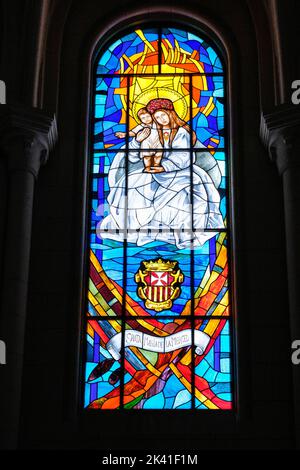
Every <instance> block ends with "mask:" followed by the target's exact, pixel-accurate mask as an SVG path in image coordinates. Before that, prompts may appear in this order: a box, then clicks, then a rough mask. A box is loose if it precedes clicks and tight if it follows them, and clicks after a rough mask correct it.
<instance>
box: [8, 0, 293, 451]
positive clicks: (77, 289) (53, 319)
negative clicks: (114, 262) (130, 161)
mask: <svg viewBox="0 0 300 470" xmlns="http://www.w3.org/2000/svg"><path fill="white" fill-rule="evenodd" d="M39 3H40V2H38V1H31V2H17V1H12V0H10V1H9V2H8V1H5V0H4V1H2V2H1V4H2V6H3V8H4V10H5V15H4V18H5V21H6V26H5V28H4V30H5V31H4V32H3V33H2V37H3V41H4V46H3V45H2V49H1V50H2V55H3V57H2V60H1V70H0V78H4V79H5V80H6V83H7V88H8V90H7V102H8V103H15V102H21V103H24V104H31V105H32V104H34V103H33V96H34V93H33V91H32V90H33V88H34V87H33V85H32V81H33V80H34V77H36V76H38V77H39V93H38V98H37V103H36V104H38V105H39V106H40V107H43V108H44V109H45V110H46V111H49V112H55V113H56V115H57V122H58V133H59V141H58V144H57V146H56V148H55V150H54V152H53V153H52V154H51V155H50V159H49V162H48V163H47V165H46V166H45V167H44V168H42V170H41V172H40V175H39V178H38V180H37V183H36V189H35V200H34V211H33V231H32V246H31V264H30V289H29V295H28V313H27V326H26V342H25V364H24V372H23V389H22V416H21V432H20V438H19V446H20V448H26V449H27V448H51V449H53V448H54V449H56V448H97V449H100V448H103V449H106V448H111V449H112V448H126V447H127V448H133V447H135V448H141V449H148V448H157V449H173V448H174V449H175V448H181V449H191V448H194V449H215V448H234V449H239V448H250V449H255V448H260V449H262V448H274V449H278V448H292V447H293V446H294V435H293V408H292V386H291V360H290V354H291V347H290V345H291V338H290V331H289V307H288V300H287V299H288V297H287V278H286V254H285V233H284V212H283V197H282V184H281V179H280V177H279V176H278V174H277V170H276V168H275V166H274V165H273V164H272V163H271V162H270V161H269V157H268V155H267V152H266V150H265V149H264V148H263V146H262V144H261V142H260V138H259V124H260V113H261V100H262V99H261V93H262V92H263V93H264V94H265V95H268V96H265V99H266V101H267V102H269V103H272V102H273V103H274V104H275V88H276V84H275V77H274V75H273V73H275V72H274V71H273V64H274V61H273V57H272V51H271V50H270V51H269V57H268V58H265V62H264V63H263V66H261V65H260V62H261V56H260V53H261V51H260V50H259V47H260V43H261V41H262V39H261V38H258V37H257V31H256V29H255V17H257V18H258V20H257V21H258V22H259V21H263V22H264V21H265V20H266V19H267V18H268V9H267V10H265V9H264V8H263V2H259V4H261V10H260V11H256V12H255V14H254V12H253V10H255V4H256V3H257V2H255V1H253V2H251V1H249V2H248V1H246V0H226V1H224V0H210V1H209V2H208V1H205V0H197V1H196V0H195V1H193V0H187V1H186V2H185V3H184V7H183V5H182V2H172V7H173V8H175V6H176V5H178V7H180V8H181V10H183V8H184V9H185V10H186V12H187V13H188V12H191V13H192V16H194V17H195V16H197V15H198V16H203V17H204V18H205V17H207V18H209V19H211V21H212V22H214V23H215V24H216V27H217V26H218V25H219V27H220V28H221V30H222V31H223V33H224V34H223V36H224V37H226V38H227V40H228V44H229V46H228V47H229V50H230V54H231V56H230V61H231V67H230V71H231V74H232V76H231V79H232V82H231V83H232V86H231V92H230V95H231V96H230V103H231V113H232V116H231V117H232V119H231V126H232V154H231V166H232V203H233V212H234V214H235V217H234V233H235V255H234V261H233V265H232V266H233V272H234V279H235V283H234V284H235V286H234V287H235V298H236V312H235V315H236V320H235V325H236V338H235V340H236V359H235V370H236V374H237V376H236V391H237V393H238V397H237V398H238V409H237V412H236V413H234V414H232V415H229V416H228V415H227V414H224V413H218V412H217V413H215V414H214V413H206V414H205V416H204V413H194V414H193V413H189V412H185V411H184V412H180V413H177V412H173V413H170V412H163V413H162V412H159V413H158V412H155V411H153V412H151V411H150V412H148V413H143V412H139V411H137V412H135V411H130V412H128V413H121V412H111V413H103V415H102V414H101V412H100V413H99V414H93V415H88V416H87V414H86V413H83V412H82V410H80V409H79V408H78V399H79V396H80V393H81V390H80V387H79V386H78V382H79V380H80V374H81V366H80V357H79V356H80V351H81V350H82V349H81V346H82V344H81V343H82V340H81V338H82V337H81V334H80V325H81V317H80V313H81V306H82V295H83V294H82V275H83V269H86V267H85V266H84V257H83V248H84V227H85V189H86V168H87V162H86V153H85V139H86V130H87V118H86V106H87V103H88V86H89V78H88V73H87V70H88V64H89V51H91V47H92V44H93V43H94V42H95V39H96V37H97V31H101V30H102V29H103V28H104V26H105V25H108V24H109V23H110V22H111V21H112V20H113V19H114V18H115V17H116V15H117V17H120V18H121V17H122V16H123V18H125V17H126V16H127V15H128V14H129V13H130V12H133V11H135V9H137V10H140V9H141V8H142V4H141V3H138V2H132V1H129V0H123V1H121V0H112V1H111V2H106V3H101V6H100V4H99V2H98V1H96V0H85V2H84V4H83V2H82V1H79V0H74V1H73V2H72V1H67V0H60V1H58V2H56V1H54V0H50V2H49V9H48V10H47V12H46V16H45V17H46V21H45V26H44V27H45V36H44V42H43V41H42V46H41V47H42V49H41V50H42V53H41V60H40V62H39V64H40V65H39V69H38V73H37V72H36V69H35V68H36V63H35V62H34V60H33V57H32V53H33V55H34V54H37V52H36V51H37V46H36V44H35V43H34V40H33V39H34V37H37V35H38V33H37V31H38V24H37V20H36V19H37V18H38V17H39V15H38V13H39ZM284 3H285V6H287V8H286V9H285V10H283V9H282V10H281V11H280V14H281V15H282V16H281V24H282V25H283V26H282V27H283V29H284V31H285V32H286V30H287V29H289V28H287V23H288V22H289V21H290V18H291V17H294V16H296V14H295V15H294V13H296V12H298V13H300V10H299V2H298V3H297V2H296V1H295V2H294V1H292V0H287V1H286V2H284ZM20 4H22V5H23V7H22V8H23V9H22V8H21V9H20ZM265 4H266V6H267V7H268V5H269V2H265ZM83 5H84V7H83ZM154 5H155V4H154ZM156 5H157V6H162V3H161V2H160V3H157V4H156ZM166 5H168V3H166ZM30 7H31V10H30ZM172 7H171V5H169V8H170V10H172ZM145 10H147V11H148V16H149V15H151V8H150V7H149V4H145ZM30 11H32V14H29V12H30ZM143 14H144V15H146V13H145V12H144V13H143ZM285 15H287V16H286V17H285ZM265 24H266V26H265V35H266V38H270V32H269V29H268V28H269V26H268V22H267V21H265ZM292 34H294V41H292V39H291V35H292ZM295 35H296V30H294V31H289V44H290V49H288V50H287V52H286V53H285V59H286V62H285V63H286V67H288V70H289V77H290V78H292V79H293V80H295V79H300V72H299V60H300V54H298V55H297V50H296V47H299V45H297V44H296V41H297V39H296V37H295ZM269 40H270V44H271V39H269ZM298 42H299V41H298ZM275 52H276V51H275ZM286 54H288V56H286ZM34 57H35V56H34ZM21 59H22V60H21ZM296 64H297V65H296ZM33 69H34V70H35V72H34V73H33ZM298 72H299V76H297V75H296V74H297V73H298ZM270 76H271V77H273V82H272V81H271V82H270ZM1 170H2V169H1ZM3 173H4V175H5V170H4V169H3ZM1 178H2V179H1V180H0V184H1V182H2V180H3V187H4V184H5V177H3V176H1ZM1 188H2V184H1ZM2 205H3V203H2V202H1V207H0V209H1V211H2V212H1V214H2V213H3V212H4V209H3V208H2ZM1 217H2V215H1ZM16 223H17V221H16ZM0 241H1V242H3V237H2V238H1V234H0ZM0 261H1V260H0ZM2 314H3V312H2ZM0 337H1V332H0ZM1 339H2V338H1ZM6 367H9V364H8V365H7V366H6ZM0 374H1V370H0ZM1 393H2V392H1ZM5 393H6V392H5V391H4V392H3V396H2V398H1V399H5ZM212 415H213V416H212Z"/></svg>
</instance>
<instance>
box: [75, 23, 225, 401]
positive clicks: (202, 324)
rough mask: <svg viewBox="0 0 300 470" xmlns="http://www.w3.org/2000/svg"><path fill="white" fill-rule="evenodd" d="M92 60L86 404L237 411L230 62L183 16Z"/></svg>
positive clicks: (136, 31) (114, 43)
mask: <svg viewBox="0 0 300 470" xmlns="http://www.w3.org/2000/svg"><path fill="white" fill-rule="evenodd" d="M97 52H98V53H97V55H96V56H95V58H94V65H93V67H94V68H93V83H92V97H91V99H92V106H91V109H92V116H91V120H90V223H89V239H88V241H89V248H90V265H89V268H90V269H89V273H90V275H89V283H88V288H87V304H86V305H87V310H86V312H84V315H85V317H86V328H87V330H86V333H87V336H86V338H87V342H86V346H87V349H86V351H87V353H86V366H85V396H84V407H86V408H93V409H122V408H126V409H129V408H133V409H195V408H197V409H221V410H228V409H232V407H233V399H232V363H231V360H232V359H231V350H232V347H231V343H232V341H231V331H232V325H231V311H230V306H229V299H230V293H229V292H228V285H229V283H228V256H227V253H228V239H229V238H228V236H229V234H228V226H229V224H228V204H229V201H228V195H229V191H228V171H227V164H228V161H227V160H228V158H227V156H228V153H227V149H228V139H227V134H226V132H225V127H226V126H225V119H224V117H225V115H226V113H227V112H228V109H227V107H226V99H225V98H226V96H224V95H225V85H224V83H225V81H224V80H225V76H224V73H225V70H224V64H223V61H222V60H221V58H220V52H218V49H217V46H216V45H215V44H214V43H213V42H212V41H211V40H210V39H209V38H207V37H206V35H205V34H202V33H199V32H198V31H197V30H193V29H191V28H187V27H185V26H183V25H176V24H163V25H158V26H156V27H149V26H148V25H144V26H143V25H139V26H136V27H135V28H131V29H129V30H127V31H125V32H124V33H122V34H121V35H119V36H117V37H114V38H113V39H109V40H108V41H106V43H105V44H103V46H102V47H101V49H100V50H98V51H97Z"/></svg>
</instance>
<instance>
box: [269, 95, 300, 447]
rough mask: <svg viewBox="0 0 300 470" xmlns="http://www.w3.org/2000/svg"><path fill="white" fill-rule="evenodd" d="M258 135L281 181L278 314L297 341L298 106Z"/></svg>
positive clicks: (298, 371)
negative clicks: (282, 250)
mask: <svg viewBox="0 0 300 470" xmlns="http://www.w3.org/2000/svg"><path fill="white" fill-rule="evenodd" d="M261 138H262V141H263V143H264V145H265V146H266V147H267V148H268V151H269V155H270V158H271V160H272V161H273V162H274V163H276V165H277V168H278V172H279V174H280V175H281V177H282V183H283V197H284V212H285V233H286V259H287V271H288V292H289V299H288V300H289V302H287V308H286V312H282V315H287V314H288V312H289V320H290V332H291V344H292V342H293V341H294V340H300V295H299V294H300V106H299V107H297V106H293V105H286V104H285V105H280V106H278V107H276V108H275V110H274V111H273V112H272V113H270V114H264V115H262V119H261ZM266 210H267V209H266ZM274 217H276V213H274ZM291 353H292V350H291ZM291 367H292V374H293V394H294V396H293V402H294V403H293V404H294V424H295V440H296V445H297V448H300V365H298V366H297V365H292V363H291Z"/></svg>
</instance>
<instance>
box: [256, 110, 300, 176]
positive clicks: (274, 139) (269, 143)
mask: <svg viewBox="0 0 300 470" xmlns="http://www.w3.org/2000/svg"><path fill="white" fill-rule="evenodd" d="M260 137H261V139H262V142H263V144H264V145H265V147H266V148H267V149H268V151H269V155H270V158H271V160H272V161H273V162H274V163H276V165H277V168H278V171H279V174H280V175H282V174H283V173H284V172H285V171H286V170H287V169H288V168H295V167H298V168H300V106H296V105H290V104H283V105H280V106H277V107H276V108H275V109H274V110H273V111H272V112H270V113H262V115H261V123H260Z"/></svg>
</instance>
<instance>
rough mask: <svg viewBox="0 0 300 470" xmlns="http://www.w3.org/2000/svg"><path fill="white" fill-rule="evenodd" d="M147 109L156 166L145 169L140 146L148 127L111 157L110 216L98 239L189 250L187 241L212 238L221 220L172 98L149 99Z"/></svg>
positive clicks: (215, 195) (210, 184) (198, 243)
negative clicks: (158, 243)
mask: <svg viewBox="0 0 300 470" xmlns="http://www.w3.org/2000/svg"><path fill="white" fill-rule="evenodd" d="M146 108H147V111H148V112H149V113H150V114H151V116H152V119H153V127H152V129H151V132H152V133H157V137H158V138H157V139H156V140H157V142H158V147H159V149H160V152H162V158H161V159H160V163H159V165H158V166H152V167H151V168H148V169H147V170H146V171H145V169H144V164H143V159H142V157H141V152H140V147H141V140H142V139H143V132H144V133H145V138H146V137H148V136H149V129H148V130H147V129H145V130H144V131H142V132H140V133H139V136H138V137H137V136H136V137H134V138H133V139H132V140H131V141H130V142H129V149H128V150H129V151H128V155H127V157H126V153H125V149H124V148H123V149H122V150H121V151H120V152H118V153H117V154H116V156H115V158H114V160H113V162H112V164H111V167H110V170H109V175H108V182H109V186H110V192H109V195H108V198H107V201H108V203H109V208H110V213H109V215H108V216H106V217H105V218H104V219H103V221H102V223H101V224H100V227H99V228H100V230H99V229H98V236H101V237H102V238H109V239H113V240H118V241H123V240H124V239H125V238H127V241H128V242H132V243H135V244H136V245H138V246H141V245H145V244H147V243H151V242H153V241H155V240H162V241H165V242H167V243H171V244H175V245H176V246H177V248H179V249H183V248H188V247H190V246H191V241H193V245H194V246H202V245H203V244H204V243H205V242H206V241H207V240H208V239H210V238H212V237H214V236H215V235H216V233H217V232H216V231H214V230H212V229H216V230H218V229H222V228H224V222H223V218H222V215H221V212H220V195H219V192H218V190H217V188H216V186H215V184H214V181H213V179H212V177H211V176H210V175H209V173H208V172H207V171H205V170H204V169H203V168H201V167H200V166H199V164H197V161H199V160H201V158H200V159H199V151H200V148H199V145H197V139H196V135H195V133H192V134H191V131H190V128H189V126H188V124H187V123H186V122H185V121H183V120H182V119H180V117H179V116H178V115H177V113H176V111H175V109H174V106H173V102H172V101H171V100H169V99H164V98H157V99H153V100H151V101H150V102H149V103H148V104H147V107H146ZM191 139H192V142H191ZM153 140H154V141H155V139H153ZM197 147H198V148H197ZM190 149H191V150H190ZM194 150H197V157H196V154H195V151H194ZM153 151H154V154H155V149H153ZM203 154H204V155H203V156H202V160H205V152H203ZM126 158H128V165H127V170H128V172H127V175H126V172H125V167H126V165H125V159H126ZM126 193H127V196H126Z"/></svg>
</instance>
